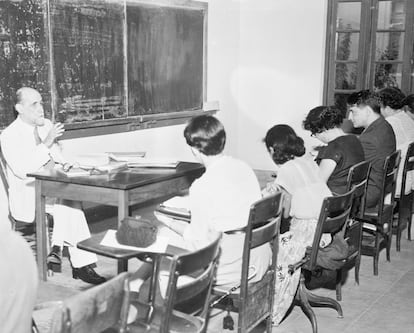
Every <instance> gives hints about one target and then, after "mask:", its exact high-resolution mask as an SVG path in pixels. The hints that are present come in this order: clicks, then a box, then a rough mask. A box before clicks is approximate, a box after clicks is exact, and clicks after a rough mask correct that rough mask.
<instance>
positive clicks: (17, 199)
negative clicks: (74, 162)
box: [0, 117, 63, 222]
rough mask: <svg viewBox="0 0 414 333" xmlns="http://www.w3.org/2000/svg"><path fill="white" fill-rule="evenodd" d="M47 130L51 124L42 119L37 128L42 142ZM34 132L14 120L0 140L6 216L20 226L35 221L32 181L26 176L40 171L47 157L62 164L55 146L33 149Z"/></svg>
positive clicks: (36, 146) (34, 141)
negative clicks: (6, 191)
mask: <svg viewBox="0 0 414 333" xmlns="http://www.w3.org/2000/svg"><path fill="white" fill-rule="evenodd" d="M51 127H52V123H51V122H50V121H49V120H48V119H45V124H44V126H41V127H38V133H39V136H40V138H41V139H42V140H44V139H45V138H46V136H47V134H48V133H49V130H50V128H51ZM34 130H35V128H34V126H31V125H29V124H27V123H25V122H23V121H22V120H21V119H20V117H17V118H16V120H15V121H13V122H12V123H11V124H10V125H9V126H8V127H7V128H6V129H4V131H3V132H2V134H1V137H0V141H1V148H2V151H3V155H4V158H5V159H6V162H7V178H8V182H9V208H10V213H11V215H12V216H13V217H14V218H15V219H16V220H19V221H23V222H33V221H34V219H35V188H34V183H35V181H34V178H31V177H27V174H28V173H31V172H36V171H39V170H41V169H42V167H43V166H44V165H45V164H46V163H47V162H48V161H49V160H50V159H51V157H53V159H54V160H55V161H56V162H63V157H62V155H61V153H60V149H59V146H58V145H57V144H53V146H52V147H51V149H49V148H47V147H46V145H44V144H43V143H41V144H38V145H36V140H35V135H34Z"/></svg>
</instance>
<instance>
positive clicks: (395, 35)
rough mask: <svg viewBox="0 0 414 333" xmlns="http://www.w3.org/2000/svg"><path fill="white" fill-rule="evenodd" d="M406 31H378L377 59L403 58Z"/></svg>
mask: <svg viewBox="0 0 414 333" xmlns="http://www.w3.org/2000/svg"><path fill="white" fill-rule="evenodd" d="M403 49H404V32H378V33H377V39H376V45H375V60H402V57H403Z"/></svg>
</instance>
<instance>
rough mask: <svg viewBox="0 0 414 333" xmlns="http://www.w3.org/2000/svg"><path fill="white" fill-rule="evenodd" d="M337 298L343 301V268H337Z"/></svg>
mask: <svg viewBox="0 0 414 333" xmlns="http://www.w3.org/2000/svg"><path fill="white" fill-rule="evenodd" d="M335 289H336V300H337V301H342V269H337V270H336V285H335Z"/></svg>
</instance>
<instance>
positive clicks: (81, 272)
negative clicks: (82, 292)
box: [72, 265, 106, 284]
mask: <svg viewBox="0 0 414 333" xmlns="http://www.w3.org/2000/svg"><path fill="white" fill-rule="evenodd" d="M72 277H73V278H74V279H81V280H82V281H84V282H86V283H91V284H101V283H104V282H105V281H106V279H105V278H104V277H102V276H100V275H98V274H97V273H96V272H95V270H94V269H93V268H92V267H91V265H86V266H83V267H80V268H72Z"/></svg>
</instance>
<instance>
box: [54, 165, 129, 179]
mask: <svg viewBox="0 0 414 333" xmlns="http://www.w3.org/2000/svg"><path fill="white" fill-rule="evenodd" d="M127 168H128V165H127V163H125V162H113V163H107V164H102V165H96V166H92V165H79V164H76V163H75V164H74V165H73V167H71V168H70V169H69V170H67V171H65V170H63V168H59V169H58V170H59V171H60V172H63V173H64V174H65V175H66V176H68V177H80V176H90V175H107V174H113V173H117V172H119V171H122V170H126V169H127Z"/></svg>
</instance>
